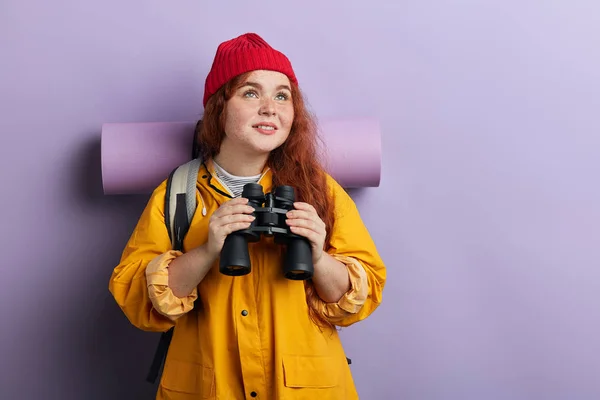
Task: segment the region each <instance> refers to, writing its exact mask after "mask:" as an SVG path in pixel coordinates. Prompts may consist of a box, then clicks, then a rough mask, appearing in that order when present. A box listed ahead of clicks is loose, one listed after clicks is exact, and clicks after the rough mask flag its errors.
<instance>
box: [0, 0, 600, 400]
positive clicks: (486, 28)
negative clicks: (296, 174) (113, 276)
mask: <svg viewBox="0 0 600 400" xmlns="http://www.w3.org/2000/svg"><path fill="white" fill-rule="evenodd" d="M296 3H297V2H296ZM296 3H294V4H296ZM331 3H333V2H324V1H304V2H301V3H298V4H302V5H301V6H300V5H292V3H286V2H280V1H279V2H266V1H253V2H245V1H236V2H233V1H229V2H223V3H219V2H200V1H191V0H182V1H177V2H165V1H156V0H146V1H128V2H117V1H114V0H107V1H102V2H81V1H75V0H72V1H68V0H59V1H53V2H42V1H37V2H33V1H29V2H27V1H17V0H3V1H2V2H1V4H0V60H1V61H0V112H1V115H0V134H1V135H0V137H1V140H2V143H1V145H0V152H1V153H0V174H1V182H2V186H3V189H2V196H0V210H2V212H3V215H2V224H1V229H2V237H1V244H2V265H3V267H2V271H3V273H2V282H3V288H2V290H0V311H1V313H2V314H1V315H2V323H1V326H0V346H1V351H0V354H1V355H2V357H0V360H1V361H0V362H1V363H2V364H1V370H0V397H1V398H2V399H39V398H45V399H58V398H61V399H62V398H78V399H89V400H93V399H134V398H135V399H140V398H152V396H153V393H154V387H152V386H151V385H149V384H147V383H145V382H144V377H145V373H146V371H147V367H148V365H149V363H150V360H151V356H152V352H153V351H154V346H155V344H156V339H157V336H155V335H153V334H147V333H143V332H141V331H138V330H136V329H135V328H133V327H131V326H130V325H129V324H128V322H127V321H126V319H125V317H124V316H123V315H122V314H121V313H120V311H119V310H118V308H117V306H116V304H115V303H114V301H113V300H112V298H111V297H110V295H109V293H108V289H107V285H108V278H109V276H110V273H111V270H112V268H113V267H114V265H115V264H116V263H117V261H118V259H119V256H120V252H121V250H122V248H123V245H124V244H125V241H126V240H127V238H128V236H129V234H130V232H131V229H132V228H133V226H134V224H135V222H136V220H137V217H138V215H139V213H140V212H141V210H142V208H143V206H144V205H145V201H146V197H145V196H124V197H105V196H103V195H102V193H101V180H100V169H99V137H100V136H99V135H100V127H101V124H102V123H103V122H128V121H134V122H135V121H170V120H182V119H186V120H187V119H194V118H197V117H198V116H199V113H200V112H201V96H202V89H203V84H204V77H205V75H206V73H207V70H208V68H209V67H210V62H211V61H212V57H213V54H214V50H215V48H216V46H217V44H218V43H219V42H221V41H222V40H225V39H228V38H231V37H233V36H235V35H238V34H240V33H243V32H246V31H257V32H259V33H260V34H262V35H263V36H264V37H265V38H266V39H267V40H268V41H270V42H271V43H272V44H273V45H274V46H275V47H276V48H280V49H282V50H284V51H285V52H286V53H287V54H288V55H289V56H290V58H291V59H292V60H293V62H294V65H295V68H296V70H297V73H298V75H299V78H300V82H301V85H302V86H303V88H304V90H305V92H306V94H307V96H308V97H309V100H310V103H311V105H312V108H313V110H314V111H315V112H316V113H317V114H318V115H320V116H347V115H368V116H377V117H379V118H380V119H381V123H382V128H383V137H382V143H383V152H384V153H383V175H382V181H381V187H379V188H375V189H367V190H363V191H358V192H354V193H353V194H354V196H355V199H356V201H357V203H358V205H359V207H360V210H361V212H362V213H363V215H364V220H365V222H366V224H367V225H368V227H369V229H370V230H371V232H372V235H373V237H374V238H375V240H376V241H377V243H379V246H380V249H381V254H382V255H383V257H384V258H385V260H386V261H387V263H388V267H389V281H388V284H387V288H386V291H385V296H384V299H385V301H384V304H383V305H382V306H381V308H380V309H379V310H378V311H377V312H376V313H375V314H374V315H373V317H372V318H371V319H370V320H368V321H366V322H365V323H362V324H359V325H356V326H354V327H352V328H349V329H346V330H344V331H343V333H342V335H343V340H344V342H345V345H346V347H347V351H348V353H349V355H350V356H351V357H352V358H353V360H354V364H353V365H352V369H353V371H354V376H355V378H356V383H357V385H358V389H359V391H360V393H361V395H362V398H363V399H369V400H380V399H410V400H438V399H444V400H447V399H451V400H454V399H461V400H470V399H477V400H481V399H486V400H494V399H511V400H521V399H545V400H550V399H577V400H583V399H598V398H600V379H598V378H600V357H599V356H598V354H599V353H600V268H599V267H600V246H599V239H600V228H599V226H600V211H599V204H600V189H599V188H598V181H599V176H598V175H599V173H600V132H599V130H600V123H599V122H598V121H599V120H598V112H599V109H600V99H599V93H600V54H599V51H598V42H597V39H598V36H599V35H600V18H599V17H598V15H600V6H599V5H598V4H597V3H596V2H592V1H587V2H585V1H575V0H571V1H569V2H567V1H563V2H558V1H541V0H540V1H515V0H512V1H506V0H503V1H500V0H491V1H486V2H476V1H451V2H444V1H437V2H436V1H403V2H391V1H388V0H372V1H369V2H364V1H360V2H359V1H348V0H346V1H343V2H342V1H338V2H335V5H333V4H331Z"/></svg>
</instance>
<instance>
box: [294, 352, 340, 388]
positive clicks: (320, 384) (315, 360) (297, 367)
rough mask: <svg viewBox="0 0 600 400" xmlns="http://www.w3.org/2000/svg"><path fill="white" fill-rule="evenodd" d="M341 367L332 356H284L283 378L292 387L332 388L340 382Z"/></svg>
mask: <svg viewBox="0 0 600 400" xmlns="http://www.w3.org/2000/svg"><path fill="white" fill-rule="evenodd" d="M339 376H340V368H339V363H337V362H335V360H334V358H333V357H330V356H300V355H284V356H283V379H284V384H285V386H286V387H290V388H332V387H336V386H338V384H339Z"/></svg>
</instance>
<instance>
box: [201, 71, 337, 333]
mask: <svg viewBox="0 0 600 400" xmlns="http://www.w3.org/2000/svg"><path fill="white" fill-rule="evenodd" d="M248 75H250V73H245V74H242V75H239V76H237V77H235V78H233V79H231V80H230V81H229V82H227V83H226V84H225V85H223V86H222V87H221V88H220V89H219V90H218V91H217V92H215V94H213V95H212V96H211V97H210V98H209V100H208V102H207V103H206V107H205V108H204V116H203V118H202V124H199V125H198V130H199V131H198V132H197V136H196V137H197V140H198V147H199V153H200V156H201V157H202V159H204V160H208V159H212V158H214V157H215V156H216V155H217V154H219V151H220V148H221V142H222V141H223V138H224V137H225V130H224V126H225V117H226V114H225V113H226V103H227V101H228V100H229V99H230V98H231V97H232V96H233V94H234V92H235V90H236V89H237V88H239V86H240V85H241V84H243V83H244V82H245V81H246V79H247V77H248ZM290 83H291V87H290V88H291V91H292V102H293V106H294V121H293V123H292V127H291V130H290V134H289V136H288V138H287V140H286V141H285V142H284V143H283V144H282V145H281V146H279V147H278V148H277V149H275V150H273V151H272V152H271V154H270V156H269V158H268V161H267V163H268V166H269V168H270V169H271V171H272V174H273V185H274V186H280V185H290V186H293V187H294V188H295V190H296V199H297V201H302V202H305V203H308V204H310V205H312V206H313V207H314V208H315V209H316V210H317V214H318V215H319V217H321V219H322V220H323V222H324V223H325V226H326V229H327V236H326V238H325V249H324V250H328V249H329V240H330V238H331V231H332V229H333V224H334V222H335V218H334V212H333V211H334V210H333V201H332V199H331V197H330V193H329V188H328V186H327V178H326V174H325V169H324V167H323V165H322V164H321V160H320V159H319V155H318V151H319V141H320V137H319V135H318V129H317V124H316V122H315V119H314V117H313V116H312V115H311V113H310V112H309V111H308V109H307V107H306V104H305V102H304V98H303V95H302V93H301V91H300V88H299V87H298V85H297V84H295V83H294V82H290ZM305 287H306V297H307V300H308V304H313V303H314V300H315V298H316V296H317V293H316V290H315V288H314V285H313V283H312V281H310V280H309V281H305ZM309 311H310V314H311V315H310V316H311V318H312V319H313V321H314V322H316V323H317V324H318V325H323V326H328V327H331V326H332V325H331V324H330V323H329V322H327V321H326V320H324V319H323V318H321V317H320V316H319V315H318V314H316V313H315V312H314V311H313V310H312V308H310V307H309Z"/></svg>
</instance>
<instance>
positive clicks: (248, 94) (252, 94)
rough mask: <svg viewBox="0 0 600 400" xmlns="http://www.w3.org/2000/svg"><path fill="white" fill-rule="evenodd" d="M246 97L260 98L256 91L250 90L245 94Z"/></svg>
mask: <svg viewBox="0 0 600 400" xmlns="http://www.w3.org/2000/svg"><path fill="white" fill-rule="evenodd" d="M244 97H258V95H257V94H256V92H255V91H254V90H248V91H246V92H244Z"/></svg>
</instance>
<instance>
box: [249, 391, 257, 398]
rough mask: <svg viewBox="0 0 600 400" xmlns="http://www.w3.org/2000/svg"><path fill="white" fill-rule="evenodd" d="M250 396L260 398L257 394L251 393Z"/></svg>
mask: <svg viewBox="0 0 600 400" xmlns="http://www.w3.org/2000/svg"><path fill="white" fill-rule="evenodd" d="M250 396H252V397H256V396H258V395H257V394H256V392H250Z"/></svg>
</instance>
